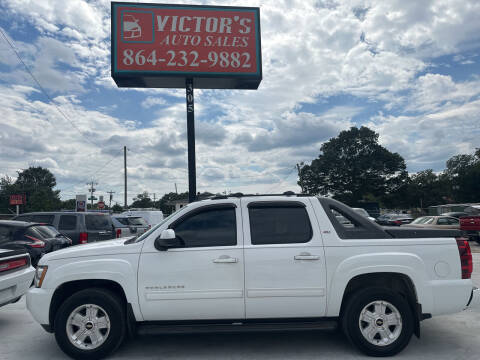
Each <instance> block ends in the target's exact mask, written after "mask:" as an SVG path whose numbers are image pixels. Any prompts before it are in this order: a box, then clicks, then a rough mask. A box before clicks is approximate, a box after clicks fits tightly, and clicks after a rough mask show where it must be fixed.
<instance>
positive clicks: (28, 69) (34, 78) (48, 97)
mask: <svg viewBox="0 0 480 360" xmlns="http://www.w3.org/2000/svg"><path fill="white" fill-rule="evenodd" d="M0 33H1V34H2V37H3V38H4V39H5V41H6V43H7V44H8V45H9V46H10V47H11V48H12V50H13V52H14V53H15V55H16V56H17V58H18V60H19V61H20V62H21V63H22V64H23V66H24V68H25V70H26V71H27V73H28V74H29V75H30V76H31V78H32V79H33V81H34V82H35V83H36V84H37V86H38V87H39V88H40V90H41V91H42V93H43V94H44V95H45V97H46V98H47V99H48V101H49V102H50V103H51V104H52V105H53V106H55V108H56V109H57V111H58V112H59V113H60V114H61V115H62V116H63V117H64V118H65V120H67V121H68V122H69V123H70V125H72V126H73V127H74V128H75V129H76V130H77V131H78V133H79V134H80V135H82V137H83V138H84V139H85V140H87V141H88V142H89V143H91V144H93V145H95V146H96V147H98V144H96V143H95V142H93V141H92V140H90V138H88V137H87V136H86V135H85V134H84V133H83V132H82V131H81V130H80V129H79V128H78V127H77V125H75V123H74V122H73V121H72V120H70V118H69V117H68V116H67V115H66V114H65V113H64V112H63V110H62V109H61V108H60V107H59V106H58V105H57V104H56V103H55V101H54V100H53V99H52V98H51V97H50V95H49V94H48V93H47V91H46V90H45V88H44V87H43V86H42V84H40V81H38V79H37V78H36V77H35V75H33V73H32V71H31V70H30V68H29V67H28V66H27V64H26V63H25V62H24V61H23V59H22V57H21V56H20V54H19V53H18V51H17V49H16V48H15V46H14V45H13V44H12V43H11V42H10V40H9V39H8V37H7V35H6V34H5V32H4V31H3V29H2V28H1V27H0Z"/></svg>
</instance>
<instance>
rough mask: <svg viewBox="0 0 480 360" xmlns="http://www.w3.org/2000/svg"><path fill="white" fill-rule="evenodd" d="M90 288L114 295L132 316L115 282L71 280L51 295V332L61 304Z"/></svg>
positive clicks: (126, 301)
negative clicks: (104, 290)
mask: <svg viewBox="0 0 480 360" xmlns="http://www.w3.org/2000/svg"><path fill="white" fill-rule="evenodd" d="M91 288H101V289H107V290H109V291H111V292H113V293H114V294H116V295H117V296H118V297H119V298H120V299H121V301H122V302H123V303H124V304H125V309H126V311H127V314H129V316H130V315H131V316H134V314H133V312H132V310H131V309H132V305H131V303H130V302H129V301H128V299H127V295H126V293H125V290H124V289H123V287H122V286H121V285H120V284H119V283H118V282H116V281H113V280H108V279H88V280H73V281H68V282H65V283H63V284H61V285H60V286H58V287H57V288H56V289H55V292H54V293H53V295H52V299H51V301H50V308H49V315H48V317H49V329H47V330H51V331H53V328H54V322H55V315H56V311H57V310H58V309H59V308H60V306H61V305H62V303H63V302H64V301H65V300H66V299H68V298H69V297H70V296H72V295H73V294H75V293H77V292H78V291H81V290H85V289H91Z"/></svg>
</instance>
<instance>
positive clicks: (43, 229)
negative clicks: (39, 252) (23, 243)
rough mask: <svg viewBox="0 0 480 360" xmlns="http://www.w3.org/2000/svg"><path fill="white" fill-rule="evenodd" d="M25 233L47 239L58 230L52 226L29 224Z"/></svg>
mask: <svg viewBox="0 0 480 360" xmlns="http://www.w3.org/2000/svg"><path fill="white" fill-rule="evenodd" d="M25 233H26V234H27V235H31V236H35V237H39V238H41V239H49V238H54V237H56V236H57V235H58V234H59V232H58V231H57V229H55V228H54V227H53V226H38V225H37V226H31V227H29V228H28V230H27V231H26V232H25Z"/></svg>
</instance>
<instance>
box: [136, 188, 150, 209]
mask: <svg viewBox="0 0 480 360" xmlns="http://www.w3.org/2000/svg"><path fill="white" fill-rule="evenodd" d="M153 205H154V204H153V201H152V199H150V196H148V192H146V191H144V192H143V193H141V194H138V195H137V197H135V198H133V203H132V205H130V207H132V208H151V207H153Z"/></svg>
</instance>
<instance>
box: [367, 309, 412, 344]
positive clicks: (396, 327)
mask: <svg viewBox="0 0 480 360" xmlns="http://www.w3.org/2000/svg"><path fill="white" fill-rule="evenodd" d="M358 325H359V327H360V331H361V333H362V335H363V337H364V338H365V340H367V341H368V342H369V343H370V344H373V345H376V346H387V345H390V344H392V343H393V342H395V340H397V339H398V337H399V336H400V334H401V333H402V315H401V314H400V312H399V311H398V309H397V308H396V307H395V306H393V305H392V304H390V303H389V302H387V301H382V300H378V301H373V302H371V303H370V304H368V305H367V306H365V307H364V308H363V310H362V311H361V312H360V318H359V321H358Z"/></svg>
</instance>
